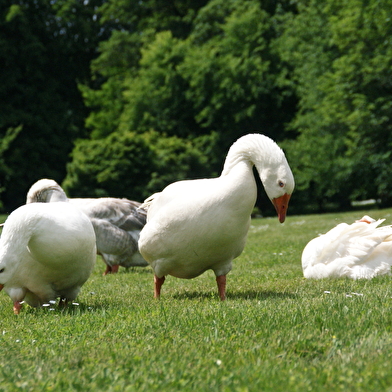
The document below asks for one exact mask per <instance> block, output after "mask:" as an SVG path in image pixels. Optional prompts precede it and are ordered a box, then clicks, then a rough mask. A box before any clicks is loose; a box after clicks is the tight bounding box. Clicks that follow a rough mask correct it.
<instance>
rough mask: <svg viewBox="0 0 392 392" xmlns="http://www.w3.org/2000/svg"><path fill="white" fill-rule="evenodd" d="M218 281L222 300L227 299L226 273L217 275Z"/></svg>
mask: <svg viewBox="0 0 392 392" xmlns="http://www.w3.org/2000/svg"><path fill="white" fill-rule="evenodd" d="M216 283H217V285H218V293H219V297H220V299H221V301H224V300H225V299H226V275H220V276H217V277H216Z"/></svg>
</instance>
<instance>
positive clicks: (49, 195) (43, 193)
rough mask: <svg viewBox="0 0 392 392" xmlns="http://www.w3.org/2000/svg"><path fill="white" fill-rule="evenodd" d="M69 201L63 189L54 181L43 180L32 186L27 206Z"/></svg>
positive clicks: (28, 194)
mask: <svg viewBox="0 0 392 392" xmlns="http://www.w3.org/2000/svg"><path fill="white" fill-rule="evenodd" d="M56 201H68V198H67V195H66V194H65V192H64V190H63V188H61V186H60V185H59V184H57V182H56V181H54V180H49V179H47V178H43V179H42V180H39V181H37V182H36V183H35V184H33V185H32V186H31V188H30V189H29V191H28V193H27V199H26V204H29V203H49V202H56Z"/></svg>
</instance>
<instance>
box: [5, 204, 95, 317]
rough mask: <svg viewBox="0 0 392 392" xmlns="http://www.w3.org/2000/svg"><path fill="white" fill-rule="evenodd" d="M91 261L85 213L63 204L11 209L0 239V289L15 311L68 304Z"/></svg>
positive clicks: (92, 236) (91, 233)
mask: <svg viewBox="0 0 392 392" xmlns="http://www.w3.org/2000/svg"><path fill="white" fill-rule="evenodd" d="M95 259H96V246H95V234H94V229H93V226H92V224H91V222H90V220H89V219H88V218H87V216H86V215H85V214H83V213H82V212H81V211H79V210H78V209H77V208H75V207H74V206H72V205H71V204H68V203H50V204H42V203H34V204H28V205H23V206H21V207H19V208H17V209H16V210H15V211H13V212H12V213H11V214H10V215H9V216H8V218H7V220H6V221H5V223H4V226H3V232H2V235H1V238H0V290H2V289H4V291H5V292H6V293H7V294H8V295H9V296H10V297H11V300H12V301H13V304H14V313H15V314H19V312H20V309H21V306H22V301H23V300H24V301H26V302H27V303H28V304H29V305H31V306H33V307H37V306H41V305H43V304H45V303H49V302H50V301H54V300H55V299H56V298H58V297H60V304H66V303H67V302H68V301H72V300H74V299H75V298H76V296H77V295H78V293H79V291H80V288H81V287H82V285H83V284H84V283H85V282H86V280H87V279H88V278H89V276H90V274H91V272H92V270H93V267H94V265H95Z"/></svg>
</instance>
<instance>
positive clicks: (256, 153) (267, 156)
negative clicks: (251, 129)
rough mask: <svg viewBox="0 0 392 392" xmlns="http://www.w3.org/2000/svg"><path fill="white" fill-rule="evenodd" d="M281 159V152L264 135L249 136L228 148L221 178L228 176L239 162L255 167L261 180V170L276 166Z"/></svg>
mask: <svg viewBox="0 0 392 392" xmlns="http://www.w3.org/2000/svg"><path fill="white" fill-rule="evenodd" d="M282 157H284V154H283V151H282V150H281V149H280V148H279V147H278V145H277V144H276V143H275V142H274V141H273V140H271V139H270V138H268V137H267V136H264V135H260V134H249V135H246V136H243V137H241V138H240V139H238V140H237V141H236V142H235V143H234V144H233V145H232V146H231V147H230V150H229V152H228V154H227V157H226V160H225V164H224V167H223V171H222V174H221V176H225V175H228V174H229V173H230V171H231V170H232V169H233V168H234V167H235V166H236V165H237V164H238V163H239V162H246V163H248V164H249V165H250V166H253V165H255V166H256V168H257V170H258V171H259V174H260V177H261V178H262V177H263V176H262V172H263V169H264V168H269V167H271V166H278V165H279V163H280V161H281V160H282ZM262 180H263V178H262Z"/></svg>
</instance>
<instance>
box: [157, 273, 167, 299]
mask: <svg viewBox="0 0 392 392" xmlns="http://www.w3.org/2000/svg"><path fill="white" fill-rule="evenodd" d="M164 281H165V277H164V276H162V278H158V276H156V275H154V286H155V288H154V298H158V299H159V298H160V296H161V287H162V285H163V282H164Z"/></svg>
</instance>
